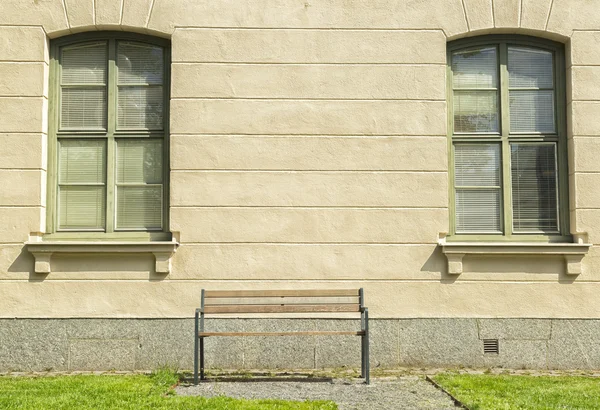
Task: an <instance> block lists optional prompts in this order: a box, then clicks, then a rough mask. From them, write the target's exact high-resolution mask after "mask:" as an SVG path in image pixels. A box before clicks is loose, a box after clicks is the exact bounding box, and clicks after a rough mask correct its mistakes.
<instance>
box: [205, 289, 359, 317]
mask: <svg viewBox="0 0 600 410" xmlns="http://www.w3.org/2000/svg"><path fill="white" fill-rule="evenodd" d="M201 299H202V300H201V305H200V309H201V312H202V313H203V314H240V313H241V314H243V313H340V312H361V313H362V312H363V311H364V309H365V304H364V292H363V289H362V288H360V289H314V290H206V289H202V298H201Z"/></svg>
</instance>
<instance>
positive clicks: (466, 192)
mask: <svg viewBox="0 0 600 410" xmlns="http://www.w3.org/2000/svg"><path fill="white" fill-rule="evenodd" d="M454 162H455V165H454V167H455V168H454V169H455V177H454V178H455V208H456V212H455V215H456V220H455V222H456V231H457V232H458V233H499V232H501V230H502V216H501V210H502V207H501V201H502V195H501V186H500V184H501V180H500V167H501V161H500V144H455V145H454Z"/></svg>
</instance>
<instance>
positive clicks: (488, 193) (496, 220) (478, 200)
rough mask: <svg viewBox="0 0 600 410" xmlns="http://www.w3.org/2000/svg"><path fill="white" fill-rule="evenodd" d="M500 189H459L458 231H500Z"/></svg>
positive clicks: (457, 206) (457, 194)
mask: <svg viewBox="0 0 600 410" xmlns="http://www.w3.org/2000/svg"><path fill="white" fill-rule="evenodd" d="M500 200H501V195H500V189H476V190H469V189H457V190H456V231H457V232H458V233H500V232H501V229H502V220H501V216H500V210H501V206H500Z"/></svg>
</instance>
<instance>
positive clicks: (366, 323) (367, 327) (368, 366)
mask: <svg viewBox="0 0 600 410" xmlns="http://www.w3.org/2000/svg"><path fill="white" fill-rule="evenodd" d="M365 373H366V374H365V379H366V382H367V384H371V377H370V363H369V309H365Z"/></svg>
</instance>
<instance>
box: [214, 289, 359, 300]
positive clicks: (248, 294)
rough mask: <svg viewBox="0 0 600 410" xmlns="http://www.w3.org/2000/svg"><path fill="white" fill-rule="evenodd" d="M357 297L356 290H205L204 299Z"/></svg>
mask: <svg viewBox="0 0 600 410" xmlns="http://www.w3.org/2000/svg"><path fill="white" fill-rule="evenodd" d="M286 296H296V297H328V296H358V289H300V290H293V289H283V290H205V291H204V298H205V299H206V298H260V297H286Z"/></svg>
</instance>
